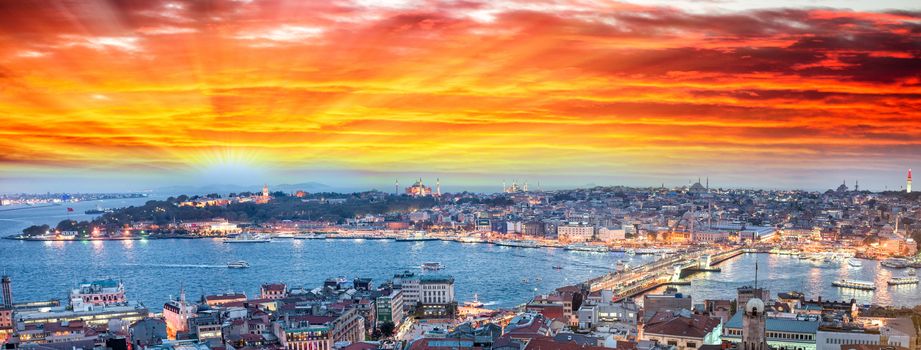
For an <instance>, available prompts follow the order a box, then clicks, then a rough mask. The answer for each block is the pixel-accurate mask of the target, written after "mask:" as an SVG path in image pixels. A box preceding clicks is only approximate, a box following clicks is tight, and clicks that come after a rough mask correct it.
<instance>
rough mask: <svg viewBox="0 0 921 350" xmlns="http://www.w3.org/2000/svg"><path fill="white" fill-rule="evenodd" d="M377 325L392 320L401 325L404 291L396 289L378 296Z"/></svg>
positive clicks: (397, 325) (376, 302)
mask: <svg viewBox="0 0 921 350" xmlns="http://www.w3.org/2000/svg"><path fill="white" fill-rule="evenodd" d="M375 305H376V307H377V325H378V326H380V325H381V324H383V323H385V322H391V323H393V324H394V326H396V327H399V326H400V323H402V322H403V291H402V290H399V289H394V290H392V291H391V292H390V294H388V295H382V296H380V297H377V300H376V301H375Z"/></svg>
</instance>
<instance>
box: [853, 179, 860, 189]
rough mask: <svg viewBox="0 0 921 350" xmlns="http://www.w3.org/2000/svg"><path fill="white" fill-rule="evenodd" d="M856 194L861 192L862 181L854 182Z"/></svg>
mask: <svg viewBox="0 0 921 350" xmlns="http://www.w3.org/2000/svg"><path fill="white" fill-rule="evenodd" d="M854 192H860V180H854Z"/></svg>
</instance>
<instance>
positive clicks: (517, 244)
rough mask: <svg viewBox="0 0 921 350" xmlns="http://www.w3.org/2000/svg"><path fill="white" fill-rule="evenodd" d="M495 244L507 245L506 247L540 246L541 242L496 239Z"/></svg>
mask: <svg viewBox="0 0 921 350" xmlns="http://www.w3.org/2000/svg"><path fill="white" fill-rule="evenodd" d="M495 244H496V245H501V246H506V247H517V248H540V244H537V242H535V241H531V240H524V241H514V240H499V241H496V242H495Z"/></svg>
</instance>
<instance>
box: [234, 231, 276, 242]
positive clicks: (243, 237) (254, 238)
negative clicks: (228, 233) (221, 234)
mask: <svg viewBox="0 0 921 350" xmlns="http://www.w3.org/2000/svg"><path fill="white" fill-rule="evenodd" d="M271 241H272V240H271V239H268V238H265V237H263V236H262V235H250V234H248V233H245V232H244V233H242V234H240V235H239V236H237V237H235V238H226V239H224V243H268V242H271Z"/></svg>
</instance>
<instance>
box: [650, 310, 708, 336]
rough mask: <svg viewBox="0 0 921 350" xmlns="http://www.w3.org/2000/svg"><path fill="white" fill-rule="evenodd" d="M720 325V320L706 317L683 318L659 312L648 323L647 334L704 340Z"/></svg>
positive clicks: (692, 316)
mask: <svg viewBox="0 0 921 350" xmlns="http://www.w3.org/2000/svg"><path fill="white" fill-rule="evenodd" d="M719 324H720V320H719V319H717V318H711V317H709V316H705V315H691V317H682V316H677V315H673V314H671V313H666V312H657V313H656V314H655V315H653V316H652V318H651V319H650V320H649V322H647V323H646V329H645V332H646V333H647V334H663V335H671V336H681V337H693V338H703V337H705V336H706V335H707V334H708V333H710V332H712V331H713V329H714V328H716V326H719Z"/></svg>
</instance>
